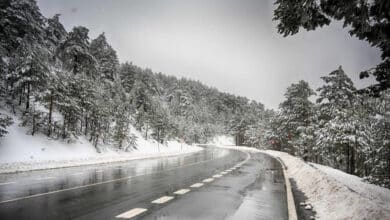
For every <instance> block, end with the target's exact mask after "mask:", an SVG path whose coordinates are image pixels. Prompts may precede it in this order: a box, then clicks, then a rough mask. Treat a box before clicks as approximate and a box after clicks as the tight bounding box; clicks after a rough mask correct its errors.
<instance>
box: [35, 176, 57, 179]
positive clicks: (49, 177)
mask: <svg viewBox="0 0 390 220" xmlns="http://www.w3.org/2000/svg"><path fill="white" fill-rule="evenodd" d="M50 179H54V177H52V176H48V177H42V178H38V179H37V180H50Z"/></svg>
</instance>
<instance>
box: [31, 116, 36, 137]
mask: <svg viewBox="0 0 390 220" xmlns="http://www.w3.org/2000/svg"><path fill="white" fill-rule="evenodd" d="M32 114H33V115H32V132H31V135H32V136H34V134H35V112H33V113H32Z"/></svg>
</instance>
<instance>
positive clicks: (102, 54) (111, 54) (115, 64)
mask: <svg viewBox="0 0 390 220" xmlns="http://www.w3.org/2000/svg"><path fill="white" fill-rule="evenodd" d="M90 53H91V55H92V56H93V57H95V59H96V60H97V63H98V73H99V74H100V78H104V79H107V80H110V81H113V80H114V79H115V78H116V77H117V76H116V75H117V74H118V69H119V61H118V57H117V55H116V51H115V50H114V49H113V48H112V47H111V45H110V44H108V42H107V39H106V36H105V34H104V33H102V34H100V35H99V36H98V37H97V38H96V39H93V40H92V41H91V45H90Z"/></svg>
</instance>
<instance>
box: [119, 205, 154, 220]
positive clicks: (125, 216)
mask: <svg viewBox="0 0 390 220" xmlns="http://www.w3.org/2000/svg"><path fill="white" fill-rule="evenodd" d="M146 211H147V209H143V208H134V209H130V210H129V211H127V212H124V213H122V214H120V215H117V216H115V217H116V218H123V219H130V218H133V217H135V216H137V215H139V214H141V213H144V212H146Z"/></svg>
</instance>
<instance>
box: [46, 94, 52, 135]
mask: <svg viewBox="0 0 390 220" xmlns="http://www.w3.org/2000/svg"><path fill="white" fill-rule="evenodd" d="M52 114H53V92H52V91H51V92H50V103H49V121H48V130H47V136H49V137H50V135H51V130H52V128H51V127H52V126H51V123H52V122H51V118H52Z"/></svg>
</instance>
